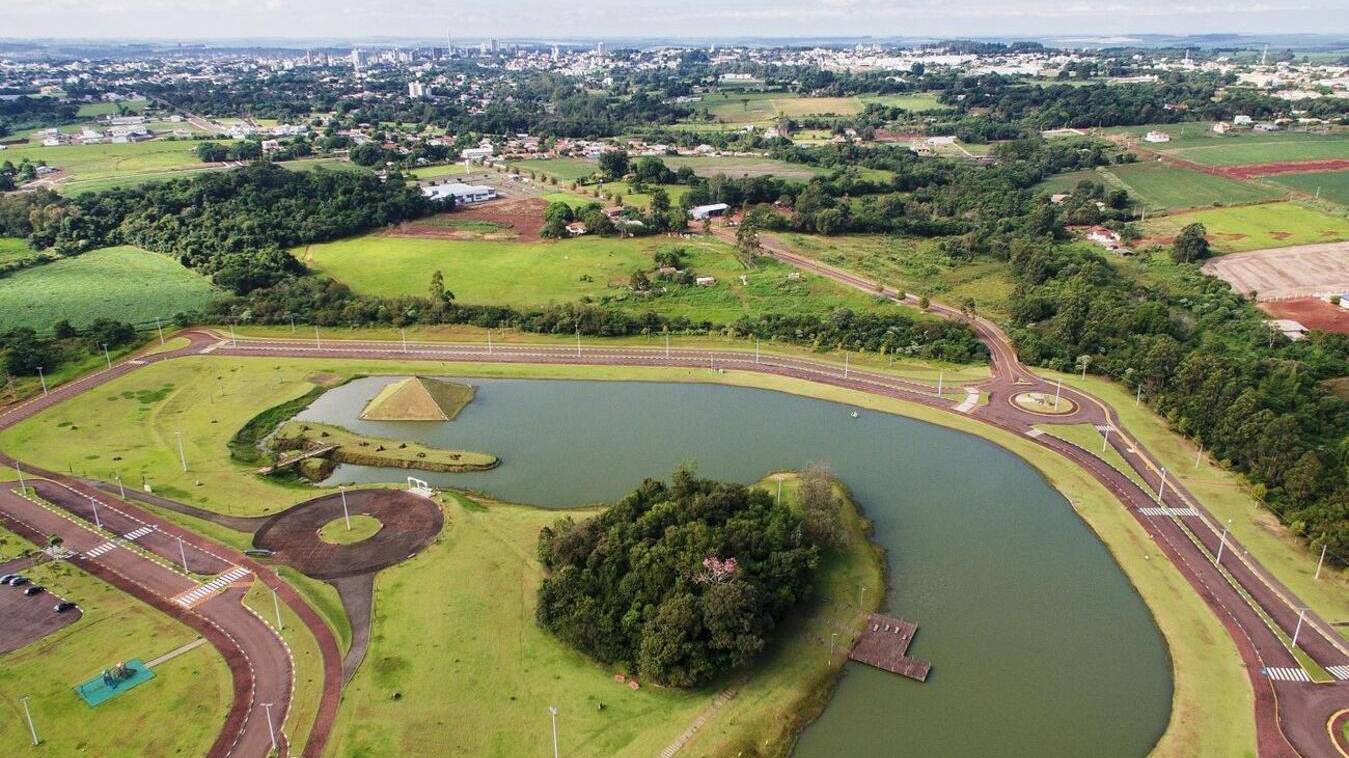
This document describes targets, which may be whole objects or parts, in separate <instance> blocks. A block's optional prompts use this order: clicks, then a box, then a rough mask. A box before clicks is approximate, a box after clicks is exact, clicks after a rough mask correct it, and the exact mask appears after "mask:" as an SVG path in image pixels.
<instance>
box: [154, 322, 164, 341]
mask: <svg viewBox="0 0 1349 758" xmlns="http://www.w3.org/2000/svg"><path fill="white" fill-rule="evenodd" d="M155 331H157V332H159V344H160V345H161V346H162V345H163V344H164V327H163V326H161V325H160V323H159V317H158V316H155Z"/></svg>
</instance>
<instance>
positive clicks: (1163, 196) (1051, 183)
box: [1041, 161, 1283, 210]
mask: <svg viewBox="0 0 1349 758" xmlns="http://www.w3.org/2000/svg"><path fill="white" fill-rule="evenodd" d="M1082 179H1094V180H1096V181H1099V182H1101V183H1102V184H1104V185H1105V186H1106V188H1107V189H1124V190H1128V192H1129V194H1130V196H1132V197H1133V198H1134V199H1135V200H1136V201H1138V202H1139V203H1141V204H1142V205H1143V206H1144V207H1146V208H1148V209H1150V210H1173V209H1177V208H1199V207H1203V206H1208V205H1236V204H1241V203H1258V202H1264V201H1268V200H1275V199H1278V198H1279V197H1280V196H1281V195H1282V194H1283V193H1280V192H1279V191H1278V190H1275V189H1271V188H1269V187H1266V186H1263V185H1259V184H1254V183H1251V182H1242V181H1238V180H1236V179H1228V178H1227V177H1222V176H1215V175H1213V174H1206V173H1204V172H1202V171H1195V170H1193V169H1188V168H1182V167H1180V166H1171V165H1167V164H1164V163H1159V162H1156V161H1150V162H1146V163H1126V164H1122V165H1118V166H1102V167H1100V168H1097V169H1096V170H1094V171H1074V172H1072V173H1069V174H1060V175H1059V176H1055V177H1051V178H1050V179H1048V180H1046V181H1045V182H1043V183H1042V184H1041V189H1043V190H1044V191H1046V192H1051V193H1054V192H1069V191H1071V190H1072V189H1073V187H1074V186H1076V185H1077V183H1078V182H1079V181H1081V180H1082Z"/></svg>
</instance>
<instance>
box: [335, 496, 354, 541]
mask: <svg viewBox="0 0 1349 758" xmlns="http://www.w3.org/2000/svg"><path fill="white" fill-rule="evenodd" d="M337 489H338V491H340V492H341V493H342V518H343V519H344V520H345V521H346V522H347V531H348V532H349V531H351V514H350V513H348V512H347V488H346V487H338V488H337Z"/></svg>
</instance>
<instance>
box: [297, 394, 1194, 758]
mask: <svg viewBox="0 0 1349 758" xmlns="http://www.w3.org/2000/svg"><path fill="white" fill-rule="evenodd" d="M394 379H395V378H394V377H372V378H367V379H360V380H357V381H354V382H352V383H350V384H347V385H345V386H343V387H340V388H338V389H335V390H333V391H331V392H328V393H326V394H325V395H324V396H323V397H321V398H320V399H319V400H318V401H317V402H315V403H314V405H313V406H311V407H310V408H309V409H308V410H306V411H305V412H304V413H302V414H301V415H300V416H299V418H302V419H311V420H321V421H325V422H330V423H336V424H340V425H342V426H346V427H348V428H350V429H353V430H356V431H360V432H365V433H369V434H377V435H381V436H388V437H398V438H404V439H415V440H418V441H421V442H425V443H428V444H432V445H438V446H443V447H450V448H464V449H469V450H479V451H483V452H490V453H495V454H496V455H499V456H500V457H501V459H502V465H501V466H500V467H499V468H497V469H495V470H492V471H488V472H480V473H471V474H431V475H428V474H417V475H418V476H419V477H421V478H425V479H427V480H429V481H432V482H433V483H435V484H440V485H445V486H449V487H457V488H471V489H476V490H480V491H483V492H486V493H489V494H491V495H493V496H495V497H498V498H501V499H505V500H510V501H515V502H521V503H532V504H537V505H543V506H548V507H556V508H566V507H574V506H577V505H583V504H588V503H595V502H601V501H607V500H613V499H615V498H618V497H620V496H622V495H623V494H625V493H626V492H628V491H629V490H631V489H632V488H633V487H634V486H635V485H636V484H638V483H639V482H640V481H641V480H642V479H643V478H644V477H665V476H668V474H669V473H670V471H671V470H672V469H673V468H674V467H675V466H676V465H678V464H679V463H680V462H682V461H688V460H693V461H695V462H696V463H697V467H698V471H699V473H700V474H701V475H703V476H708V477H714V478H718V479H729V480H735V481H741V482H752V481H756V480H758V479H759V478H761V477H762V476H763V475H764V474H766V473H768V472H770V471H773V470H776V469H792V468H800V467H802V466H804V465H805V464H807V463H810V462H823V463H827V464H828V465H829V466H830V467H831V468H832V469H833V470H834V471H835V472H836V473H837V474H838V476H839V478H840V479H841V480H842V481H843V482H844V483H845V484H846V485H847V486H848V487H849V488H850V489H851V490H852V493H853V495H854V497H855V498H856V500H857V502H858V503H859V504H860V505H861V506H862V508H863V510H864V511H865V512H866V514H867V516H868V517H870V518H871V519H872V521H873V522H874V523H875V539H876V541H877V542H879V543H880V544H881V545H883V546H884V547H885V549H886V551H887V555H888V561H889V577H890V580H889V582H890V586H889V587H888V589H887V592H886V598H885V610H887V611H888V612H890V613H892V614H894V615H897V616H902V617H904V618H906V619H910V620H913V621H916V622H917V623H918V624H919V630H918V634H917V636H916V637H915V641H914V644H913V646H912V648H910V655H913V656H915V657H918V658H923V659H926V660H929V661H931V662H932V674H931V676H930V677H929V679H928V681H927V682H926V683H925V684H919V683H916V682H913V681H910V680H907V679H904V678H901V677H898V676H895V675H893V674H888V673H885V672H881V671H877V670H874V669H871V668H869V667H867V666H864V665H860V664H855V663H849V664H848V666H847V669H846V672H845V675H844V677H843V680H842V682H841V684H840V686H839V688H838V689H837V691H836V692H835V694H834V697H833V700H832V701H831V702H830V704H829V707H828V708H827V709H826V710H825V712H824V714H823V715H822V716H821V717H820V719H818V720H817V721H816V722H815V723H813V724H812V725H811V726H810V727H808V728H807V729H806V731H805V733H804V734H803V735H802V736H801V740H800V742H799V744H798V745H797V749H796V752H795V755H797V756H803V757H807V758H812V757H814V756H822V757H827V758H832V757H833V756H836V755H855V756H879V755H884V756H897V755H913V756H965V755H970V756H973V755H978V756H1082V755H1090V756H1093V758H1104V757H1105V756H1138V755H1143V754H1145V753H1147V752H1148V750H1149V748H1150V747H1151V746H1152V745H1153V744H1154V743H1155V742H1156V740H1157V738H1158V737H1159V736H1160V735H1161V733H1162V732H1163V731H1164V730H1165V728H1166V723H1167V718H1168V715H1169V711H1170V700H1171V677H1170V663H1169V660H1168V657H1167V651H1166V647H1165V643H1164V641H1163V640H1162V638H1161V635H1160V633H1159V632H1158V630H1157V628H1156V626H1155V625H1154V624H1153V622H1152V618H1151V616H1150V614H1149V613H1148V610H1147V607H1146V606H1145V605H1144V604H1143V601H1142V599H1141V598H1140V597H1139V596H1138V594H1137V592H1135V591H1134V589H1133V587H1132V586H1131V585H1130V584H1129V582H1128V580H1127V579H1126V578H1125V576H1124V574H1123V572H1121V571H1120V569H1119V567H1118V566H1117V565H1116V564H1115V563H1114V561H1113V559H1112V558H1111V557H1110V555H1109V553H1108V551H1107V550H1106V548H1105V546H1104V545H1103V544H1102V543H1101V542H1100V540H1099V539H1098V538H1097V537H1096V536H1095V534H1093V533H1092V532H1091V530H1090V529H1089V528H1087V526H1086V524H1084V523H1083V522H1082V521H1081V519H1079V518H1078V516H1077V515H1076V514H1075V513H1074V512H1073V510H1072V507H1071V505H1070V504H1069V503H1068V502H1067V501H1066V500H1065V499H1064V498H1063V496H1062V495H1060V494H1059V493H1058V492H1057V491H1055V490H1054V489H1053V488H1052V487H1050V486H1049V484H1048V483H1047V482H1046V481H1045V480H1044V478H1043V477H1042V476H1040V474H1039V473H1038V472H1037V471H1035V470H1034V469H1033V468H1031V467H1030V466H1029V465H1028V464H1027V463H1025V462H1024V461H1022V460H1021V459H1020V458H1017V457H1016V456H1014V455H1012V454H1011V453H1009V452H1007V451H1005V450H1003V449H1001V448H999V447H997V446H995V445H993V444H991V443H989V442H986V441H984V440H982V439H980V438H978V437H973V436H970V435H967V434H964V433H961V432H955V431H951V430H948V429H944V428H942V427H938V426H934V425H931V424H927V423H923V422H919V421H914V420H911V419H907V418H903V417H900V416H893V415H888V414H883V413H878V412H870V411H863V412H861V415H860V417H859V418H856V419H854V418H851V416H850V411H851V410H852V409H851V408H850V407H848V406H845V405H841V404H838V403H832V402H826V401H822V400H814V399H809V398H802V397H796V396H793V395H788V394H784V393H778V392H771V391H766V390H755V389H744V388H734V387H722V386H715V385H699V384H673V383H672V384H666V383H644V382H590V381H562V380H499V379H482V380H477V379H470V380H466V381H469V382H470V383H472V384H474V385H475V386H477V388H478V393H477V397H476V398H475V400H474V401H473V403H472V404H470V405H469V406H468V407H467V408H465V409H464V411H463V412H462V413H461V414H460V415H459V417H458V418H457V419H455V420H454V421H452V422H449V423H433V424H425V423H394V422H366V421H361V420H360V419H359V418H358V415H359V413H360V410H361V408H362V407H363V406H364V404H365V402H366V401H367V400H369V399H370V398H371V397H373V396H374V395H375V393H376V392H378V390H379V388H380V387H382V386H383V385H384V384H386V383H387V382H389V381H393V380H394ZM1064 465H1069V464H1067V463H1066V462H1065V463H1064ZM403 476H405V472H396V473H394V474H392V475H391V474H390V472H388V471H382V470H379V469H370V468H365V467H357V466H343V467H341V468H340V469H339V470H338V471H337V472H336V473H335V474H334V476H333V478H332V480H331V481H332V482H338V481H343V482H353V481H391V480H393V481H397V480H401V479H402V477H403ZM871 589H872V591H874V589H875V588H871Z"/></svg>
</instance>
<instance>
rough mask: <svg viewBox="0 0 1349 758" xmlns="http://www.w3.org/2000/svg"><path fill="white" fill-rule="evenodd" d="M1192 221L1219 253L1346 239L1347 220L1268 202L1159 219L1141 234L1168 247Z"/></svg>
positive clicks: (1291, 205) (1152, 221)
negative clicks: (1199, 226)
mask: <svg viewBox="0 0 1349 758" xmlns="http://www.w3.org/2000/svg"><path fill="white" fill-rule="evenodd" d="M1195 222H1199V223H1202V224H1203V225H1204V228H1205V230H1207V232H1208V239H1209V242H1210V244H1212V246H1213V249H1214V250H1215V251H1217V252H1219V253H1240V252H1245V251H1247V250H1263V249H1264V248H1267V247H1289V246H1292V245H1308V244H1311V243H1314V242H1336V241H1338V240H1343V239H1349V219H1346V218H1344V217H1341V216H1332V215H1330V214H1328V213H1322V212H1321V211H1318V210H1315V209H1313V208H1308V207H1306V206H1304V205H1298V204H1296V203H1267V204H1264V205H1253V206H1247V207H1242V208H1214V209H1212V210H1202V211H1194V212H1191V213H1180V214H1177V215H1174V216H1158V217H1156V218H1152V219H1149V220H1148V222H1147V224H1146V225H1145V227H1144V234H1145V236H1146V237H1155V238H1160V241H1162V242H1164V243H1165V244H1170V243H1169V239H1170V238H1173V237H1175V236H1176V235H1177V234H1179V233H1180V230H1181V228H1183V227H1184V226H1185V225H1186V224H1192V223H1195Z"/></svg>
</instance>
